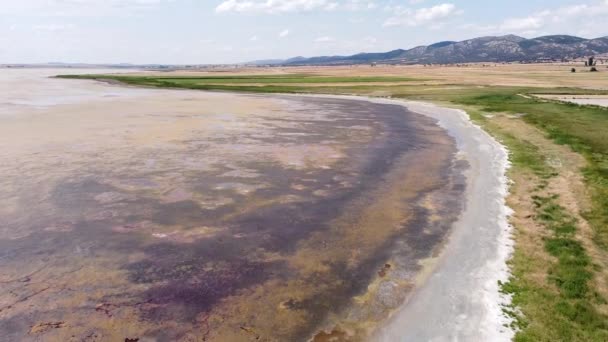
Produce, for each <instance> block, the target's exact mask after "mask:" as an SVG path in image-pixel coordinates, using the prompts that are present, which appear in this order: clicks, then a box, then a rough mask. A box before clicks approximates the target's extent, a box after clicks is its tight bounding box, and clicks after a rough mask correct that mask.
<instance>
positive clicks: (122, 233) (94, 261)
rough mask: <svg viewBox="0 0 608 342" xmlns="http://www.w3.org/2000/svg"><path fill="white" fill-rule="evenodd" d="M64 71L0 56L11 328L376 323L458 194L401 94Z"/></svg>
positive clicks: (102, 332)
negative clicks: (366, 97)
mask: <svg viewBox="0 0 608 342" xmlns="http://www.w3.org/2000/svg"><path fill="white" fill-rule="evenodd" d="M69 72H72V73H87V72H91V71H87V70H69ZM95 72H96V73H99V72H100V71H95ZM61 73H66V70H48V69H40V70H36V69H34V70H32V69H24V70H0V84H2V87H3V89H0V90H2V92H1V93H2V95H0V96H1V98H0V188H1V189H2V192H1V193H0V336H2V337H3V338H6V339H7V340H13V341H15V340H49V341H53V340H57V341H70V340H73V341H119V340H120V341H122V340H125V339H133V340H137V339H139V340H140V341H145V340H151V341H179V340H181V341H199V340H209V341H248V340H252V341H275V340H276V341H288V340H289V341H298V340H308V339H316V340H318V341H324V340H332V338H338V339H339V340H360V339H365V337H366V336H368V334H369V333H370V332H371V331H373V330H374V328H375V327H376V326H377V324H378V323H380V322H382V321H383V320H385V319H386V317H388V315H389V313H390V312H391V311H393V310H395V309H396V308H398V307H399V306H400V305H401V304H402V302H403V300H404V298H405V297H406V296H407V293H408V291H410V290H411V289H412V287H413V286H414V284H415V279H416V276H417V273H418V272H419V271H420V270H421V269H422V265H423V262H422V261H424V260H427V259H429V258H432V257H433V256H434V255H435V254H436V253H437V251H438V250H439V248H440V247H441V245H442V243H443V242H444V241H445V237H446V235H447V233H448V232H449V229H450V225H451V223H452V222H453V221H454V220H455V219H456V217H457V216H458V214H459V213H460V211H461V209H462V204H461V202H462V194H463V192H464V187H465V181H464V178H463V177H462V170H463V169H464V168H466V165H464V164H463V163H462V162H459V161H458V159H457V158H456V147H455V143H454V141H453V140H452V139H451V138H450V137H448V135H447V134H446V133H445V131H443V130H442V129H440V128H439V127H438V126H437V125H436V124H435V122H434V121H433V120H431V119H429V118H426V117H423V116H421V115H418V114H414V113H412V112H409V111H407V110H406V109H405V108H403V107H401V106H396V105H390V104H378V103H370V102H366V101H357V100H346V99H330V98H313V97H299V96H281V95H273V96H254V95H236V94H227V93H205V92H196V91H185V90H184V91H181V90H161V89H137V88H130V87H121V86H116V85H109V84H103V83H98V82H92V81H82V80H62V79H54V78H49V77H48V76H51V75H55V74H61Z"/></svg>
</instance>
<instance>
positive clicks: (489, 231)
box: [296, 95, 514, 341]
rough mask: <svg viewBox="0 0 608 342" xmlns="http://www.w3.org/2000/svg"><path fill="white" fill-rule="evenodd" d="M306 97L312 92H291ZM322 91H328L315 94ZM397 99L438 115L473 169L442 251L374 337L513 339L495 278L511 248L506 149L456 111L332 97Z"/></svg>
mask: <svg viewBox="0 0 608 342" xmlns="http://www.w3.org/2000/svg"><path fill="white" fill-rule="evenodd" d="M296 96H311V95H296ZM312 96H321V97H327V96H326V95H312ZM328 97H336V98H352V99H359V100H361V99H365V100H367V101H370V102H375V103H387V104H397V105H401V106H404V107H406V108H407V109H408V110H410V111H412V112H414V113H417V114H421V115H424V116H427V117H430V118H433V119H435V120H437V124H438V125H439V126H440V127H442V128H443V129H445V130H446V131H447V132H448V134H449V135H450V136H452V137H453V138H454V139H455V140H456V142H457V146H458V150H459V156H460V157H461V158H463V159H464V160H466V161H467V162H468V163H469V165H470V168H469V169H468V170H466V171H465V172H464V173H465V176H466V178H467V188H466V190H465V192H466V205H465V209H464V211H463V212H462V214H461V215H460V218H459V219H458V221H457V222H455V223H454V225H453V227H452V232H451V234H450V235H449V237H448V241H447V242H446V244H445V245H444V248H443V250H442V251H441V253H440V256H439V257H438V258H437V259H435V260H429V265H427V267H426V268H427V270H426V272H421V274H420V275H419V286H417V287H416V289H414V290H413V291H412V293H410V294H409V295H408V298H407V300H406V302H405V303H403V305H402V306H401V308H400V309H399V310H398V311H397V312H394V313H393V314H392V315H391V318H390V319H389V320H388V321H386V322H385V324H384V325H383V326H382V327H380V328H379V329H377V331H376V334H375V335H374V336H373V340H377V341H458V340H463V341H469V340H478V341H510V340H512V338H513V336H514V331H513V330H512V329H511V328H509V327H508V326H509V323H510V322H511V320H510V318H508V317H506V316H505V314H504V313H503V312H502V307H503V306H504V305H507V304H509V303H510V298H509V297H508V296H507V295H504V294H502V293H501V292H500V287H499V282H506V281H507V280H508V278H509V274H510V273H509V269H508V266H507V261H508V260H509V258H510V256H511V253H512V250H513V240H512V237H511V233H512V228H511V226H510V224H509V216H510V215H511V209H510V208H509V207H508V206H507V205H506V197H507V195H508V187H509V180H508V178H507V176H506V172H507V170H508V169H509V167H510V162H509V156H508V151H507V150H506V148H505V147H504V146H503V145H501V144H500V143H499V142H497V141H496V140H495V139H494V138H493V137H491V136H490V135H489V134H488V133H487V132H486V131H484V130H483V129H482V128H481V127H479V126H478V125H475V124H474V123H473V122H472V121H471V120H470V119H469V116H468V114H467V113H466V112H465V111H463V110H459V109H450V108H445V107H440V106H437V105H434V104H430V103H424V102H416V101H402V100H391V99H377V98H371V97H362V96H334V95H328Z"/></svg>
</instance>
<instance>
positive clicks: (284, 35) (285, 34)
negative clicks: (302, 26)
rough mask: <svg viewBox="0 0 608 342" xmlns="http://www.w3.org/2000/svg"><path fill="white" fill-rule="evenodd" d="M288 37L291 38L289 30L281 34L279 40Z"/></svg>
mask: <svg viewBox="0 0 608 342" xmlns="http://www.w3.org/2000/svg"><path fill="white" fill-rule="evenodd" d="M287 36H289V30H287V29H285V30H283V31H281V32H279V38H285V37H287Z"/></svg>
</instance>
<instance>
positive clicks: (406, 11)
mask: <svg viewBox="0 0 608 342" xmlns="http://www.w3.org/2000/svg"><path fill="white" fill-rule="evenodd" d="M392 10H393V11H395V12H397V13H396V15H394V16H392V17H390V18H388V19H387V20H386V21H385V22H384V26H421V25H440V24H441V21H442V20H445V19H449V18H450V17H452V16H454V15H459V14H461V13H462V11H460V10H458V9H457V8H456V6H455V5H454V4H449V3H446V4H440V5H436V6H433V7H425V8H419V9H415V10H414V9H411V8H402V7H395V8H392Z"/></svg>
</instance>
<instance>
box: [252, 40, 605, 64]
mask: <svg viewBox="0 0 608 342" xmlns="http://www.w3.org/2000/svg"><path fill="white" fill-rule="evenodd" d="M605 53H608V36H607V37H601V38H595V39H585V38H580V37H575V36H568V35H552V36H543V37H537V38H532V39H526V38H523V37H519V36H516V35H506V36H490V37H480V38H474V39H468V40H464V41H460V42H454V41H443V42H439V43H435V44H432V45H428V46H418V47H415V48H413V49H409V50H403V49H397V50H393V51H388V52H380V53H359V54H356V55H351V56H319V57H310V58H306V57H295V58H290V59H286V60H266V61H256V62H252V64H258V65H260V64H272V65H344V64H370V63H387V64H453V63H475V62H495V63H500V62H533V61H543V60H557V61H560V60H569V59H575V58H580V57H589V56H595V55H599V54H605Z"/></svg>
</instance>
